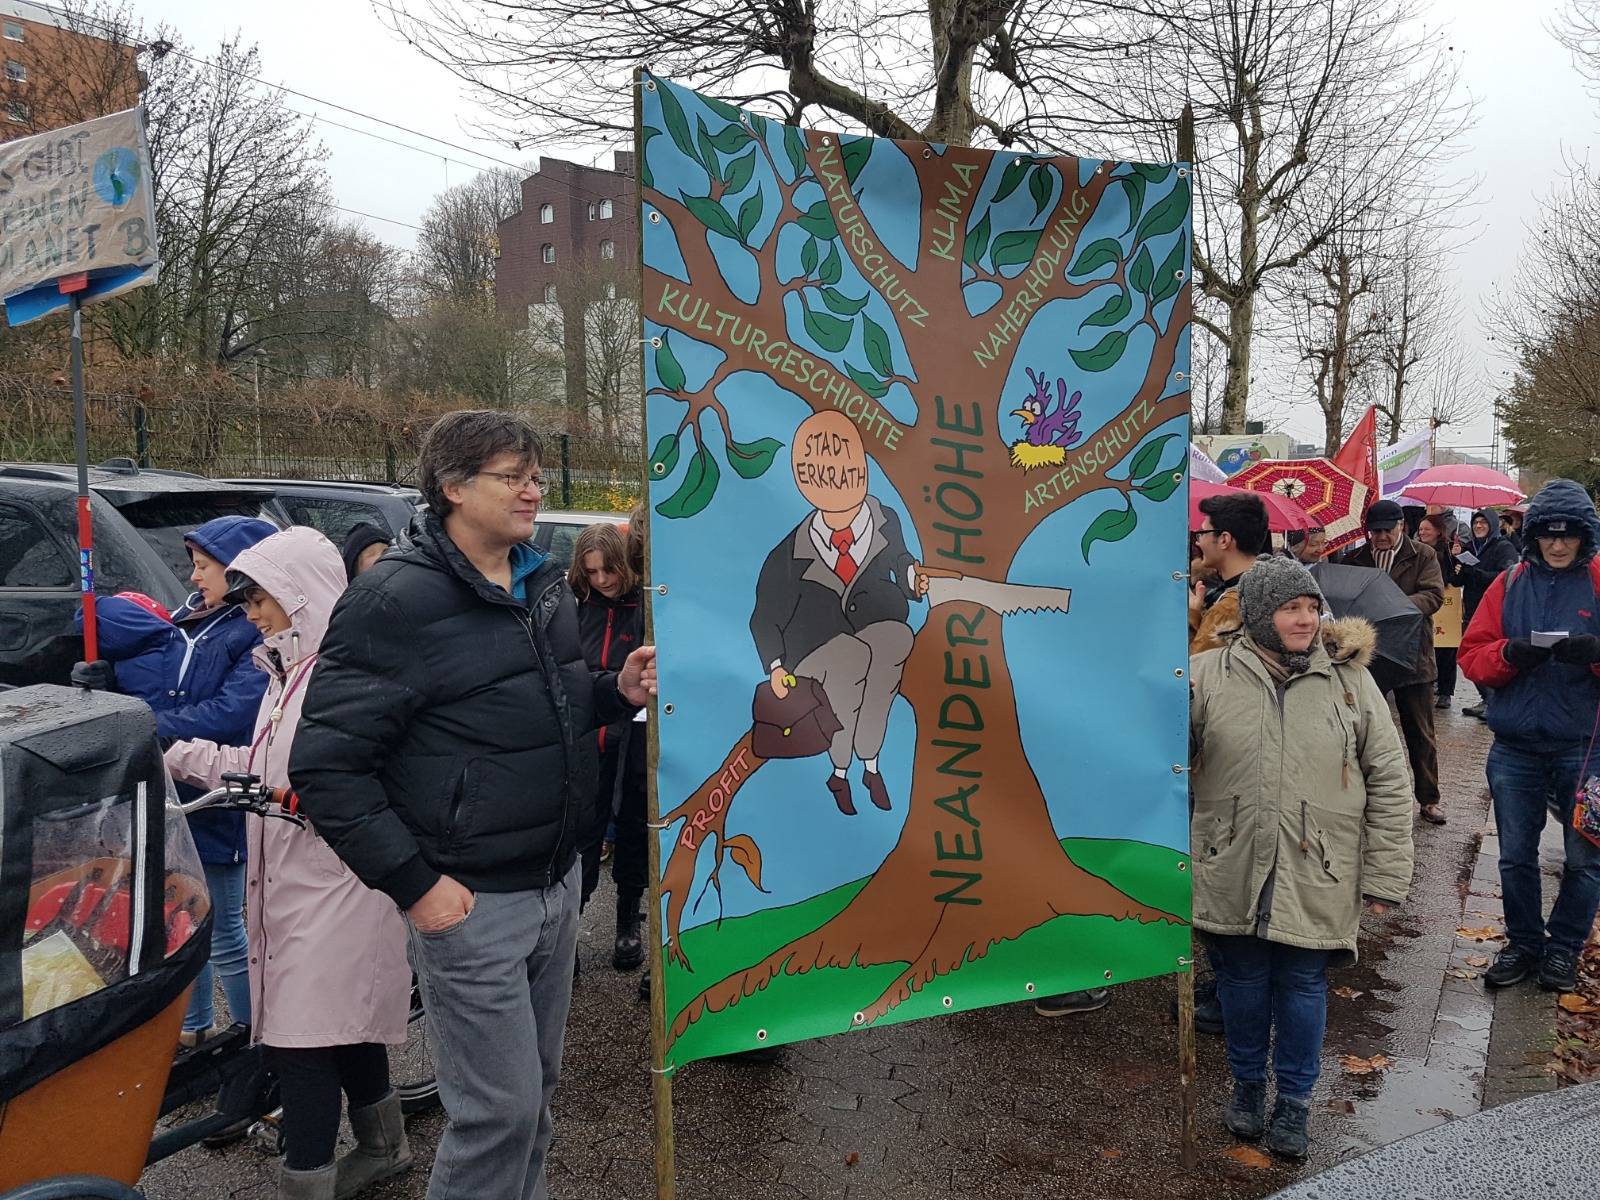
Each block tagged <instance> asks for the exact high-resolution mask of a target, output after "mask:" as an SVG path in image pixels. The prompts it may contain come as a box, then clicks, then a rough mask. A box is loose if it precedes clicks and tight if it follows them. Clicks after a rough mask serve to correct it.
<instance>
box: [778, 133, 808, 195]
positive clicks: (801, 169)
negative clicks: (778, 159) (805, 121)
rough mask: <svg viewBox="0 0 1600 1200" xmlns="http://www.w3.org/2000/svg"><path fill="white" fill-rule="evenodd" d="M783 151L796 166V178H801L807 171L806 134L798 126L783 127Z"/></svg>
mask: <svg viewBox="0 0 1600 1200" xmlns="http://www.w3.org/2000/svg"><path fill="white" fill-rule="evenodd" d="M783 152H784V153H785V154H787V155H788V156H789V165H790V166H791V167H793V168H794V178H795V179H799V178H800V177H801V176H802V175H804V174H805V173H806V135H805V134H803V133H801V132H800V129H799V127H798V126H795V125H785V126H784V127H783ZM790 182H791V183H792V182H794V180H790Z"/></svg>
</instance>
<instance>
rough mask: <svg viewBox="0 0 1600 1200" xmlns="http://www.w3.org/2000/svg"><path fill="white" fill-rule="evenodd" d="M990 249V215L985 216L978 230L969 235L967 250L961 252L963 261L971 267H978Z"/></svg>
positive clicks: (985, 214) (979, 223)
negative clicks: (984, 253) (985, 252)
mask: <svg viewBox="0 0 1600 1200" xmlns="http://www.w3.org/2000/svg"><path fill="white" fill-rule="evenodd" d="M988 248H989V214H988V213H984V214H983V220H981V221H979V222H978V225H977V228H976V229H974V230H973V231H972V232H971V233H969V234H967V248H966V249H965V250H963V251H962V252H961V259H962V261H963V262H965V263H966V264H967V265H968V266H969V267H976V266H977V265H978V260H979V259H980V258H982V257H983V252H984V251H985V250H987V249H988Z"/></svg>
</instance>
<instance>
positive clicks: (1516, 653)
mask: <svg viewBox="0 0 1600 1200" xmlns="http://www.w3.org/2000/svg"><path fill="white" fill-rule="evenodd" d="M1500 655H1501V657H1502V658H1504V659H1505V660H1506V664H1507V665H1508V666H1512V667H1515V668H1516V669H1517V670H1519V671H1531V670H1533V669H1534V668H1535V667H1539V666H1543V665H1544V664H1545V662H1546V661H1548V660H1549V658H1550V647H1549V646H1535V645H1534V644H1533V643H1532V642H1530V641H1528V640H1527V639H1526V638H1508V639H1506V644H1505V647H1504V648H1503V649H1502V650H1501V651H1500Z"/></svg>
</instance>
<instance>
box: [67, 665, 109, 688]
mask: <svg viewBox="0 0 1600 1200" xmlns="http://www.w3.org/2000/svg"><path fill="white" fill-rule="evenodd" d="M72 686H73V687H81V688H87V689H88V690H90V691H91V692H112V691H115V690H116V687H117V676H116V673H115V672H114V671H113V670H112V668H111V664H110V663H108V662H107V661H106V660H105V659H103V658H97V659H95V660H94V661H93V662H75V663H73V664H72Z"/></svg>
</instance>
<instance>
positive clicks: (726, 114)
mask: <svg viewBox="0 0 1600 1200" xmlns="http://www.w3.org/2000/svg"><path fill="white" fill-rule="evenodd" d="M700 99H701V100H703V101H705V106H706V107H707V108H709V109H710V110H711V111H712V112H714V113H716V114H717V116H719V117H721V118H723V119H724V120H727V121H734V122H737V121H738V120H739V110H738V109H737V108H735V107H734V106H733V105H731V104H729V103H728V102H727V101H726V100H717V99H715V98H714V97H711V96H701V97H700Z"/></svg>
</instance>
